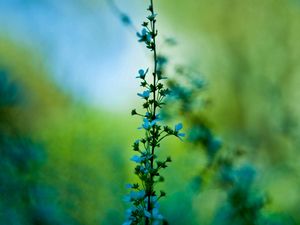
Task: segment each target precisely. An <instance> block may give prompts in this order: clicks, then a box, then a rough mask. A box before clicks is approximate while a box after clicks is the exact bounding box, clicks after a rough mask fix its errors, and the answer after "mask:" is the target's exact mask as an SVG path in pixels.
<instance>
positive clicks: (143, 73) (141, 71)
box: [136, 68, 149, 79]
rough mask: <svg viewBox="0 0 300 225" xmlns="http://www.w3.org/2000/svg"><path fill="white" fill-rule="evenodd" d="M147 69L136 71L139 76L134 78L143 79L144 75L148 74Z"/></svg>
mask: <svg viewBox="0 0 300 225" xmlns="http://www.w3.org/2000/svg"><path fill="white" fill-rule="evenodd" d="M148 71H149V68H147V69H146V70H143V69H140V70H139V71H138V73H139V75H138V76H137V77H136V78H140V79H145V77H146V74H147V73H148Z"/></svg>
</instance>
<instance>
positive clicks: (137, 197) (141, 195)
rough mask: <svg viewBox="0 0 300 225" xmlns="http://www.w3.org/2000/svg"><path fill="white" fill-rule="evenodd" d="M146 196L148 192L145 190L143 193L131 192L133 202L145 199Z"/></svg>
mask: <svg viewBox="0 0 300 225" xmlns="http://www.w3.org/2000/svg"><path fill="white" fill-rule="evenodd" d="M145 194H146V192H145V191H144V190H141V191H131V192H130V194H129V195H130V197H131V199H133V200H140V199H142V198H144V197H145Z"/></svg>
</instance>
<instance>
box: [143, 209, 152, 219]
mask: <svg viewBox="0 0 300 225" xmlns="http://www.w3.org/2000/svg"><path fill="white" fill-rule="evenodd" d="M144 215H145V216H146V217H148V218H151V216H152V215H151V213H150V212H148V211H147V210H144Z"/></svg>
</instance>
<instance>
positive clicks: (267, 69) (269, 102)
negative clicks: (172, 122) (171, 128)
mask: <svg viewBox="0 0 300 225" xmlns="http://www.w3.org/2000/svg"><path fill="white" fill-rule="evenodd" d="M116 3H117V5H118V6H119V7H120V9H122V10H123V11H124V12H126V13H128V15H129V16H130V17H131V19H132V20H133V22H134V24H136V25H139V24H140V23H141V22H142V21H143V18H144V17H145V16H146V15H147V14H146V11H145V8H146V7H147V6H148V2H147V1H146V0H144V1H139V0H126V1H125V0H118V1H116ZM156 8H157V11H158V15H159V16H158V20H159V21H158V24H159V25H158V29H159V33H160V34H161V35H162V36H163V37H174V38H175V39H176V41H177V43H178V46H176V47H173V48H167V47H163V48H162V51H163V52H164V53H165V54H166V55H168V57H169V58H170V62H171V65H176V64H178V63H182V64H185V65H189V66H191V67H193V68H195V69H197V70H199V71H201V73H202V74H204V77H205V80H206V81H207V83H208V86H207V88H206V90H205V92H204V93H203V95H205V98H208V100H209V102H210V104H209V106H208V107H207V108H205V109H204V110H203V111H202V114H201V115H199V116H203V117H204V118H205V120H207V121H209V124H210V127H211V129H212V130H213V131H214V133H216V134H217V135H218V136H219V137H221V139H222V141H223V143H224V144H223V146H224V147H223V148H224V149H226V150H228V151H230V149H233V148H239V149H241V150H242V151H243V152H245V153H244V155H243V157H242V159H241V160H240V162H238V164H243V163H247V164H251V165H253V166H254V167H255V168H256V174H257V176H256V180H255V187H256V189H258V190H259V193H264V194H266V196H267V198H268V203H267V204H266V205H265V207H264V209H263V212H262V213H264V214H266V215H269V216H271V217H272V216H273V217H276V222H274V223H272V224H300V216H299V215H300V207H299V205H300V164H299V162H300V154H299V146H300V139H299V133H300V132H299V131H300V130H299V129H300V128H299V121H300V105H299V100H297V99H299V98H300V89H299V86H300V63H299V58H300V42H299V40H300V2H299V1H298V0H243V1H241V0H219V1H210V0H197V1H195V0H186V1H174V0H173V1H171V0H161V1H157V2H156ZM160 43H162V41H161V42H160ZM148 63H149V56H148V54H147V52H146V51H145V50H144V48H143V46H141V45H140V44H138V42H137V40H136V38H135V34H134V33H132V32H131V31H130V29H128V28H126V27H125V26H124V25H123V24H122V23H121V22H120V21H119V18H118V16H117V15H116V14H115V11H113V10H112V8H111V7H109V5H108V4H107V2H106V1H101V0H86V1H83V0H73V1H58V0H39V1H36V0H0V114H1V116H0V154H1V159H0V194H1V197H0V224H3V225H31V224H33V225H39V224H49V225H50V224H51V225H52V224H58V225H59V224H64V225H65V224H68V225H69V224H70V225H73V224H76V225H77V224H78V225H79V224H82V225H83V224H84V225H95V224H101V225H107V224H112V225H113V224H122V222H123V220H124V213H125V209H126V204H125V203H124V202H123V201H122V198H123V195H124V194H126V192H127V191H126V189H125V184H126V183H128V182H130V181H132V180H133V179H135V177H134V176H133V173H132V171H133V166H134V165H133V163H132V162H130V161H129V158H130V157H131V156H132V155H133V152H132V151H131V148H130V146H131V143H132V141H134V140H135V139H137V138H138V137H139V136H141V135H142V134H141V133H140V132H139V131H138V130H137V129H136V128H137V127H138V126H139V122H140V121H139V120H138V119H137V118H131V117H130V115H129V114H130V110H131V109H132V108H135V107H138V105H139V104H140V102H139V101H138V99H137V96H136V92H138V91H139V88H138V83H137V81H136V80H135V79H134V77H135V74H136V71H137V70H138V69H139V68H144V67H147V64H148ZM172 75H173V74H170V76H171V77H173V78H174V79H176V77H175V76H172ZM178 119H182V118H178ZM184 120H186V121H189V118H184ZM186 129H188V127H187V128H186ZM162 154H166V155H172V158H173V161H174V162H173V163H172V164H171V166H170V168H168V170H166V171H165V177H166V182H165V183H164V186H165V190H166V191H167V194H168V197H167V199H166V200H164V201H163V202H162V203H161V204H162V212H163V213H164V215H165V216H166V217H167V219H168V220H169V222H170V224H201V225H202V224H203V225H205V224H213V223H214V222H213V221H215V219H214V218H215V217H216V215H217V211H218V209H219V208H220V207H221V205H222V204H223V203H224V202H225V201H226V195H225V193H224V192H223V191H222V189H220V188H217V187H215V186H213V185H207V186H206V187H205V188H203V189H201V191H199V190H198V191H196V190H195V188H193V184H194V181H195V179H194V178H195V177H197V176H198V174H199V171H201V169H203V168H204V167H205V161H206V159H205V157H206V155H205V154H204V152H203V149H201V148H198V147H197V148H195V146H192V145H190V144H189V143H188V140H187V141H184V142H178V141H177V140H175V139H171V140H169V141H168V142H167V143H166V144H165V145H164V146H163V153H162ZM224 224H225V223H224ZM266 224H269V223H266ZM249 225H250V224H249Z"/></svg>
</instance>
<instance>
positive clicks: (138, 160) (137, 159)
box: [130, 155, 143, 163]
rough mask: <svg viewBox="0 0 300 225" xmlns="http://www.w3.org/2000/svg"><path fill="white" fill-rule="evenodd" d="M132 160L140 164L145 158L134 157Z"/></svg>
mask: <svg viewBox="0 0 300 225" xmlns="http://www.w3.org/2000/svg"><path fill="white" fill-rule="evenodd" d="M130 160H131V161H133V162H136V163H140V162H142V161H143V158H142V157H140V156H137V155H134V156H132V158H131V159H130Z"/></svg>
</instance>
